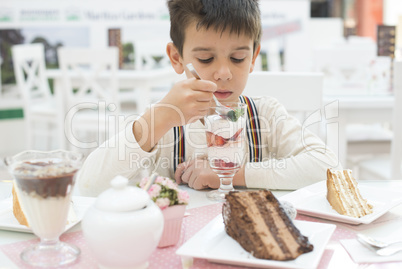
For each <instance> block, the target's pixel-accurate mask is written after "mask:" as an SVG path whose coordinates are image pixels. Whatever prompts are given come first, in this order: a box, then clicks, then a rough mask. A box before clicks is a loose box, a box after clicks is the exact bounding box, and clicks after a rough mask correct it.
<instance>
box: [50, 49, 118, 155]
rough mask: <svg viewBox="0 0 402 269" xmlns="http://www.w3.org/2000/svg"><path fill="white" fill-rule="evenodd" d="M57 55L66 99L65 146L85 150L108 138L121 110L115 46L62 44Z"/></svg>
mask: <svg viewBox="0 0 402 269" xmlns="http://www.w3.org/2000/svg"><path fill="white" fill-rule="evenodd" d="M58 58H59V65H60V69H61V71H62V76H63V79H62V81H63V88H64V91H65V95H66V101H67V102H66V106H65V111H66V112H65V113H66V116H65V125H64V126H65V134H66V137H67V140H68V141H67V142H68V147H69V148H70V149H72V148H78V150H80V151H82V152H84V153H87V152H88V151H91V150H93V149H95V148H96V147H98V146H100V145H101V143H103V142H104V141H105V140H106V139H107V137H106V136H107V134H108V131H110V132H111V133H113V134H114V133H115V126H116V125H115V124H117V122H116V120H117V115H119V113H120V103H119V99H118V91H119V83H118V78H117V70H118V50H117V48H115V47H109V48H106V49H90V48H63V47H61V48H59V49H58ZM109 124H110V125H109ZM110 128H112V129H110Z"/></svg>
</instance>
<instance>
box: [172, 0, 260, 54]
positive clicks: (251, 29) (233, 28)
mask: <svg viewBox="0 0 402 269" xmlns="http://www.w3.org/2000/svg"><path fill="white" fill-rule="evenodd" d="M167 4H168V8H169V14H170V38H171V39H172V41H173V44H174V45H175V46H176V48H177V49H178V51H179V53H180V55H181V56H182V55H183V43H184V38H185V33H184V31H185V29H186V27H187V26H188V25H190V24H191V23H193V22H195V23H196V27H197V29H200V28H202V27H204V28H205V29H209V28H210V27H213V29H215V31H217V32H218V31H221V32H223V31H225V30H229V31H230V33H236V34H238V35H240V34H245V35H247V36H249V37H250V38H252V39H253V40H254V46H253V49H254V51H255V49H256V48H257V46H258V45H259V44H260V40H261V15H260V9H259V6H258V0H168V2H167Z"/></svg>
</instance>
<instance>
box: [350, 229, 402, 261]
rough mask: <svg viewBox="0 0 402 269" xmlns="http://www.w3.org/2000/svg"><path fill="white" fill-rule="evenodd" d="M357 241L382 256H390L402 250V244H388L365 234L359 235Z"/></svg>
mask: <svg viewBox="0 0 402 269" xmlns="http://www.w3.org/2000/svg"><path fill="white" fill-rule="evenodd" d="M357 240H358V241H359V242H360V243H362V244H363V245H365V246H368V247H369V248H370V249H372V250H373V251H374V252H375V253H377V255H380V256H390V255H393V254H395V253H397V252H399V251H401V250H402V242H393V243H386V242H383V241H380V240H378V239H375V238H372V237H370V236H367V235H364V234H357Z"/></svg>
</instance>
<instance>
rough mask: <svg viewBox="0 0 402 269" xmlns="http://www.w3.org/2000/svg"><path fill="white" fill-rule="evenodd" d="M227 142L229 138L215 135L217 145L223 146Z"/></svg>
mask: <svg viewBox="0 0 402 269" xmlns="http://www.w3.org/2000/svg"><path fill="white" fill-rule="evenodd" d="M226 142H227V139H225V138H223V137H222V136H219V135H215V146H223V145H225V144H226Z"/></svg>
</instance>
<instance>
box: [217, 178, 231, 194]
mask: <svg viewBox="0 0 402 269" xmlns="http://www.w3.org/2000/svg"><path fill="white" fill-rule="evenodd" d="M219 179H220V186H219V191H221V192H229V191H234V188H233V175H230V176H228V175H219Z"/></svg>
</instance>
